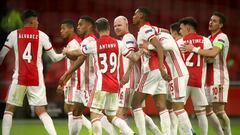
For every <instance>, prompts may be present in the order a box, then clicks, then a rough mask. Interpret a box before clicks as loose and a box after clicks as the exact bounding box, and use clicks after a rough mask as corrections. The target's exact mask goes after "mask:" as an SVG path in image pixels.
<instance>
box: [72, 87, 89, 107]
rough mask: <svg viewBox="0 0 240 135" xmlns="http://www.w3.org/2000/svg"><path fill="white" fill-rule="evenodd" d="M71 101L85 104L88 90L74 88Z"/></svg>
mask: <svg viewBox="0 0 240 135" xmlns="http://www.w3.org/2000/svg"><path fill="white" fill-rule="evenodd" d="M73 92H74V97H73V102H76V103H83V105H84V106H87V104H88V101H89V97H90V92H89V91H88V90H74V91H73Z"/></svg>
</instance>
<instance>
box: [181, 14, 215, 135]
mask: <svg viewBox="0 0 240 135" xmlns="http://www.w3.org/2000/svg"><path fill="white" fill-rule="evenodd" d="M179 23H180V33H181V34H182V35H183V41H184V43H186V44H187V43H189V44H193V45H194V46H196V47H197V48H203V49H209V48H211V47H212V45H211V42H210V40H209V39H208V38H206V37H203V36H201V35H198V34H197V33H196V28H197V21H196V20H195V19H194V18H192V17H185V18H182V19H180V20H179ZM180 46H181V45H180ZM183 46H184V45H183ZM184 55H185V63H186V66H187V68H188V71H189V80H188V87H187V97H189V96H191V98H192V102H193V106H194V111H195V114H196V116H197V119H198V122H199V128H200V133H201V135H207V134H208V121H207V117H206V106H207V105H208V102H207V98H206V96H205V90H204V84H205V78H206V63H205V62H204V61H205V59H204V57H202V56H200V55H198V54H195V53H191V52H185V53H184ZM186 99H187V98H186Z"/></svg>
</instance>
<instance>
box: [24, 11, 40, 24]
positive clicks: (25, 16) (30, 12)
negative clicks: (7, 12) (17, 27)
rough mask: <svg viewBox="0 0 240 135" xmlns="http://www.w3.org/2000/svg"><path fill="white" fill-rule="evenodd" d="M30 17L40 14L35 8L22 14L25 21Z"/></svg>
mask: <svg viewBox="0 0 240 135" xmlns="http://www.w3.org/2000/svg"><path fill="white" fill-rule="evenodd" d="M30 17H38V14H37V12H36V11H34V10H26V11H24V12H23V14H22V20H23V22H25V21H26V20H27V19H28V18H30Z"/></svg>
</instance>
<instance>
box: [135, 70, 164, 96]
mask: <svg viewBox="0 0 240 135" xmlns="http://www.w3.org/2000/svg"><path fill="white" fill-rule="evenodd" d="M167 84H168V83H167V82H166V81H165V80H163V78H162V76H161V73H160V71H159V70H158V69H155V70H152V71H149V72H147V73H144V74H143V75H141V78H140V81H139V84H138V88H137V91H138V92H141V93H145V94H150V95H157V94H167Z"/></svg>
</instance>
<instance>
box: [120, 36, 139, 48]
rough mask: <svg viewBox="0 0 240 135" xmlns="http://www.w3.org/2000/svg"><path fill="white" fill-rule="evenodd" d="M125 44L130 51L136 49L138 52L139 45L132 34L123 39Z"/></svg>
mask: <svg viewBox="0 0 240 135" xmlns="http://www.w3.org/2000/svg"><path fill="white" fill-rule="evenodd" d="M122 42H123V44H125V46H126V47H127V48H128V49H134V50H136V47H137V44H136V39H135V37H134V36H133V35H132V34H126V35H125V36H124V37H123V39H122Z"/></svg>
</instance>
